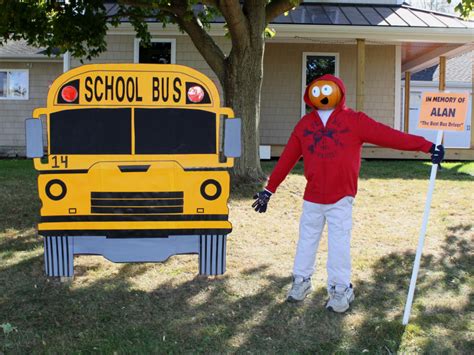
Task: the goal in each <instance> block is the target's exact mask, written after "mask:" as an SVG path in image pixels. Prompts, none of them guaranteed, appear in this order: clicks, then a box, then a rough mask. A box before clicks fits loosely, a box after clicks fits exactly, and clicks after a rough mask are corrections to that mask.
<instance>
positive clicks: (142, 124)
mask: <svg viewBox="0 0 474 355" xmlns="http://www.w3.org/2000/svg"><path fill="white" fill-rule="evenodd" d="M134 113H135V119H134V121H135V123H134V127H135V154H215V153H216V151H217V147H216V114H215V113H213V112H208V111H203V110H191V109H175V108H156V109H155V108H137V109H135V112H134ZM131 132H132V109H131V108H114V109H107V108H91V109H77V110H66V111H59V112H55V113H52V114H51V115H50V152H51V154H89V155H92V154H126V155H128V154H132V134H131Z"/></svg>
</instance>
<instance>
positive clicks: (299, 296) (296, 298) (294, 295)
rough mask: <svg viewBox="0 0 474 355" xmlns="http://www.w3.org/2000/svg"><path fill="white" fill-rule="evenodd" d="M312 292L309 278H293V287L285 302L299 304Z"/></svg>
mask: <svg viewBox="0 0 474 355" xmlns="http://www.w3.org/2000/svg"><path fill="white" fill-rule="evenodd" d="M312 290H313V285H312V284H311V278H310V277H308V278H306V279H305V278H303V277H301V276H293V285H292V286H291V290H290V292H288V296H287V298H286V300H287V301H288V302H300V301H303V300H304V299H305V297H306V296H307V295H308V294H309V293H310V292H311V291H312Z"/></svg>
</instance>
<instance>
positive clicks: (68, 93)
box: [61, 85, 78, 102]
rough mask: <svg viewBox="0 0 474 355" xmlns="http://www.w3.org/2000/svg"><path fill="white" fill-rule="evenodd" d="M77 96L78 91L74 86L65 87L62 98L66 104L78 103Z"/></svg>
mask: <svg viewBox="0 0 474 355" xmlns="http://www.w3.org/2000/svg"><path fill="white" fill-rule="evenodd" d="M77 95H78V93H77V89H76V88H75V87H74V86H72V85H68V86H65V87H64V88H63V89H62V91H61V97H62V98H63V100H64V101H66V102H74V101H76V99H77Z"/></svg>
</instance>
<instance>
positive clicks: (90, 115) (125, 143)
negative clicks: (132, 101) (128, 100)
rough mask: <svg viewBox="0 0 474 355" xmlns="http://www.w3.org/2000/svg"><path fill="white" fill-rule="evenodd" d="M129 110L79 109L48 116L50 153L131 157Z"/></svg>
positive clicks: (130, 119) (130, 120)
mask: <svg viewBox="0 0 474 355" xmlns="http://www.w3.org/2000/svg"><path fill="white" fill-rule="evenodd" d="M131 117H132V115H131V109H129V108H120V109H117V108H114V109H101V108H90V109H79V110H67V111H59V112H55V113H52V114H51V115H50V122H49V134H50V140H51V141H50V147H51V149H50V151H51V154H131V153H132V118H131Z"/></svg>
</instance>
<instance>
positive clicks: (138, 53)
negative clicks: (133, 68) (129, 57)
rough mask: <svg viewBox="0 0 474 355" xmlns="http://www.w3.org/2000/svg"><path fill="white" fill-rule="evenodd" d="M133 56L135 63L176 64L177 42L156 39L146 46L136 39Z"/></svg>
mask: <svg viewBox="0 0 474 355" xmlns="http://www.w3.org/2000/svg"><path fill="white" fill-rule="evenodd" d="M133 56H134V58H133V61H134V63H152V64H176V40H175V39H156V38H154V39H152V40H151V43H150V44H149V45H148V46H144V45H143V44H142V43H141V41H140V39H138V38H135V46H134V55H133Z"/></svg>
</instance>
